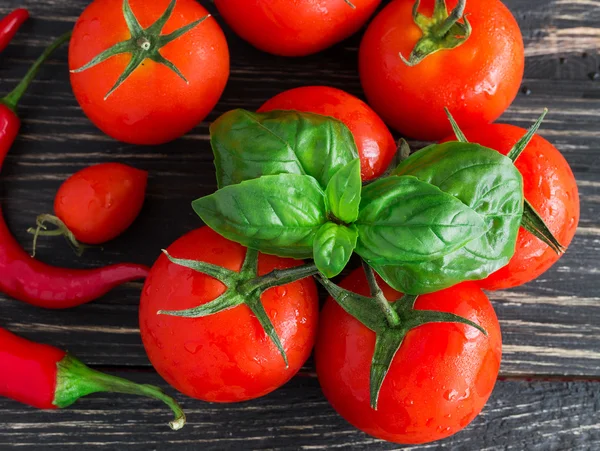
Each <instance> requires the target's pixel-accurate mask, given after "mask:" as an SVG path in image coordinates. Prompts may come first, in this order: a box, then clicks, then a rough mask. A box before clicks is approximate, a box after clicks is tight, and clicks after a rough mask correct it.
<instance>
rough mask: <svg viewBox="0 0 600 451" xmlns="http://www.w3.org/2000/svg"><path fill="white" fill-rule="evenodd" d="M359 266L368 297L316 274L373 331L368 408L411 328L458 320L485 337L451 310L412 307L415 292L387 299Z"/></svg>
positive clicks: (369, 273) (370, 272)
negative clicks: (390, 299) (394, 298)
mask: <svg viewBox="0 0 600 451" xmlns="http://www.w3.org/2000/svg"><path fill="white" fill-rule="evenodd" d="M363 267H364V269H365V274H366V276H367V281H368V283H369V289H370V291H371V296H362V295H359V294H356V293H353V292H352V291H348V290H345V289H343V288H341V287H339V286H337V285H335V284H334V283H333V282H331V281H330V280H328V279H326V278H324V277H322V276H318V280H319V282H321V284H322V285H323V286H324V287H325V289H326V290H327V291H328V292H329V294H330V295H331V297H332V298H333V299H334V300H335V301H336V302H337V303H338V304H339V305H340V307H342V308H343V309H344V310H345V311H346V312H347V313H348V314H349V315H351V316H353V317H354V318H355V319H357V320H358V321H360V322H361V323H362V324H363V325H364V326H365V327H367V328H368V329H370V330H372V331H373V332H375V334H376V337H377V338H376V340H375V350H374V352H373V359H372V361H371V381H370V397H371V408H372V409H374V410H377V401H378V398H379V392H380V390H381V386H382V384H383V381H384V379H385V376H386V375H387V373H388V371H389V368H390V365H391V364H392V360H393V359H394V356H395V355H396V353H397V352H398V349H400V346H402V342H403V341H404V338H405V337H406V335H407V334H408V332H410V331H411V330H412V329H414V328H416V327H419V326H422V325H425V324H429V323H460V324H465V325H467V326H471V327H474V328H476V329H477V330H479V331H480V332H481V333H482V334H484V335H485V336H487V332H486V330H485V329H484V328H483V327H481V326H480V325H478V324H477V323H475V322H473V321H471V320H469V319H467V318H463V317H462V316H458V315H455V314H453V313H448V312H438V311H433V310H415V308H414V306H415V302H416V301H417V298H418V296H416V295H408V294H405V295H404V296H403V297H402V298H400V299H399V300H397V301H395V302H393V303H392V302H388V300H387V299H386V298H385V296H384V294H383V292H382V291H381V288H380V287H379V285H378V284H377V280H376V279H375V274H374V273H373V270H372V269H371V268H370V267H369V266H368V265H366V264H363Z"/></svg>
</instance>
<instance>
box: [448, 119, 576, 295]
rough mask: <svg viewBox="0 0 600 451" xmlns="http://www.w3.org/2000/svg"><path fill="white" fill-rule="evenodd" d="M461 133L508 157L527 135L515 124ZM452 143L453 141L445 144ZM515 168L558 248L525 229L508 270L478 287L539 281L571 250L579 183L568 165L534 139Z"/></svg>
mask: <svg viewBox="0 0 600 451" xmlns="http://www.w3.org/2000/svg"><path fill="white" fill-rule="evenodd" d="M463 133H464V136H465V137H466V139H467V140H468V141H470V142H474V143H478V144H481V145H483V146H487V147H490V148H492V149H495V150H497V151H498V152H500V153H501V154H503V155H508V154H509V152H510V151H511V149H512V148H513V147H514V146H515V144H516V143H517V142H518V141H519V140H520V139H521V138H522V137H523V135H524V134H525V133H526V130H525V129H522V128H520V127H516V126H514V125H508V124H491V125H485V126H481V127H476V128H470V129H465V130H463ZM454 139H455V137H454V136H452V137H449V138H447V139H446V140H445V141H453V140H454ZM515 166H516V167H517V169H518V170H519V172H520V173H521V174H522V175H523V190H524V194H525V199H527V201H528V202H529V203H530V204H531V206H532V207H533V208H535V210H536V211H537V213H538V214H539V216H540V218H541V219H542V220H543V221H544V222H545V224H546V226H547V227H548V229H549V231H550V232H551V233H552V234H553V235H554V237H555V238H556V241H557V242H558V243H559V244H560V246H559V247H558V249H557V248H556V247H554V248H553V246H551V245H550V246H549V245H548V244H547V243H545V242H544V241H541V240H540V239H539V238H538V237H536V236H535V235H534V234H532V233H531V231H528V230H525V229H524V228H521V230H520V231H519V236H518V238H517V245H516V251H515V254H514V256H513V257H512V258H511V260H510V262H509V263H508V265H506V266H504V267H503V268H501V269H499V270H498V271H496V272H494V273H493V274H491V275H490V276H488V277H487V278H485V279H484V280H482V281H479V282H478V284H479V285H480V286H481V287H482V288H485V289H488V290H499V289H505V288H511V287H516V286H519V285H522V284H524V283H526V282H529V281H531V280H533V279H536V278H537V277H539V276H541V275H542V274H543V273H544V272H546V271H547V270H548V269H549V268H550V267H551V266H552V265H553V264H554V263H556V262H557V261H558V259H559V258H560V257H561V255H562V252H563V251H564V250H565V249H566V248H567V247H568V246H569V244H570V243H571V240H572V239H573V237H574V236H575V232H576V231H577V225H578V223H579V194H578V190H577V182H576V180H575V177H574V175H573V171H572V170H571V168H570V166H569V163H568V162H567V160H565V158H564V157H563V156H562V154H561V153H560V151H559V150H558V149H557V148H556V147H554V146H553V145H552V144H550V143H549V142H548V141H546V140H545V139H544V138H542V137H541V136H539V135H535V136H533V138H532V139H531V141H530V142H529V144H527V147H525V150H524V151H523V152H522V153H521V155H520V156H519V158H518V159H517V160H516V162H515ZM557 251H558V252H557Z"/></svg>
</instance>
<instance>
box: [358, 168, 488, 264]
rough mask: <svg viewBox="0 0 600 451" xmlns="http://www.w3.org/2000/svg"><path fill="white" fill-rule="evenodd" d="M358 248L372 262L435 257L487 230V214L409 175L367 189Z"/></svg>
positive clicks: (447, 252)
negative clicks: (482, 215)
mask: <svg viewBox="0 0 600 451" xmlns="http://www.w3.org/2000/svg"><path fill="white" fill-rule="evenodd" d="M355 224H356V227H357V229H358V236H359V239H358V244H357V246H356V252H357V253H358V254H359V255H360V256H361V257H363V258H365V259H367V260H368V261H369V263H382V262H385V263H387V264H390V263H403V262H420V261H424V260H433V259H435V258H438V257H441V256H443V255H446V254H449V253H450V252H453V251H455V250H456V249H459V248H460V247H462V246H464V245H465V244H466V243H468V242H469V241H471V240H473V239H475V238H477V237H479V236H481V235H482V234H484V233H485V231H486V228H485V223H484V221H483V218H482V217H481V216H480V215H479V214H477V213H476V212H475V211H473V210H472V209H471V208H469V207H467V206H466V205H465V204H463V203H462V202H461V201H460V200H458V199H457V198H455V197H453V196H451V195H450V194H446V193H444V192H443V191H441V190H440V189H439V188H437V187H436V186H433V185H430V184H428V183H425V182H422V181H420V180H419V179H417V178H415V177H410V176H402V177H398V176H392V177H386V178H383V179H379V180H377V181H375V182H373V183H371V184H370V185H368V186H366V187H365V188H364V190H363V194H362V201H361V204H360V213H359V216H358V219H357V221H356V223H355Z"/></svg>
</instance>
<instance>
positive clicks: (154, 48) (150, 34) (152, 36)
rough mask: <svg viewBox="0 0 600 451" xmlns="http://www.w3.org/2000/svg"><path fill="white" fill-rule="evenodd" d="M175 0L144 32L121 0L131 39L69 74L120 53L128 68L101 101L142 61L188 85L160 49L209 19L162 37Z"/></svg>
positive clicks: (127, 6) (193, 23)
mask: <svg viewBox="0 0 600 451" xmlns="http://www.w3.org/2000/svg"><path fill="white" fill-rule="evenodd" d="M176 2H177V0H172V1H171V3H169V6H168V7H167V9H166V10H165V12H164V13H163V14H162V16H160V17H159V18H158V19H157V20H156V22H154V23H153V24H152V25H150V26H149V27H148V28H142V26H141V25H140V23H139V22H138V20H137V18H136V17H135V15H134V14H133V11H132V10H131V6H130V5H129V1H128V0H123V17H124V18H125V22H126V23H127V28H128V29H129V33H130V34H131V38H130V39H128V40H127V41H121V42H117V43H116V44H115V45H113V46H112V47H110V48H108V49H106V50H104V51H103V52H101V53H99V54H98V55H96V56H95V57H94V58H93V59H92V60H91V61H89V62H88V63H87V64H85V65H83V66H82V67H80V68H79V69H75V70H72V71H71V72H72V73H79V72H83V71H85V70H87V69H89V68H91V67H94V66H96V65H98V64H100V63H102V62H104V61H106V60H107V59H109V58H112V57H113V56H116V55H120V54H122V53H129V54H131V60H129V64H127V67H126V68H125V70H124V71H123V73H122V74H121V75H120V76H119V78H118V79H117V81H116V82H115V84H114V85H113V87H112V88H111V89H110V91H108V93H107V94H106V96H104V100H106V99H108V97H109V96H110V95H111V94H112V93H113V92H115V90H116V89H117V88H118V87H119V86H121V85H122V84H123V82H125V80H127V78H128V77H129V76H130V75H131V74H132V73H133V72H134V71H135V70H136V69H137V68H138V67H139V66H140V65H141V64H142V63H143V62H144V61H145V60H146V59H150V60H152V61H154V62H155V63H158V64H162V65H163V66H166V67H168V68H169V69H171V70H172V71H173V72H175V74H177V76H179V77H180V78H181V79H182V80H183V81H185V82H186V83H189V82H188V81H187V79H186V78H185V76H184V75H183V74H182V73H181V71H180V70H179V69H178V68H177V66H175V64H173V63H172V62H171V61H169V60H168V59H166V58H165V57H164V56H162V55H161V53H160V49H161V48H162V47H164V46H165V45H167V44H169V43H170V42H172V41H174V40H176V39H178V38H180V37H181V36H183V35H184V34H186V33H187V32H188V31H190V30H192V29H193V28H195V27H197V26H198V25H200V24H201V23H202V22H204V21H205V20H206V19H208V18H209V17H210V14H208V15H206V16H204V17H202V18H200V19H198V20H196V21H194V22H191V23H189V24H187V25H185V26H183V27H181V28H178V29H177V30H175V31H173V32H171V33H169V34H166V35H163V34H161V33H162V30H163V28H164V27H165V25H166V23H167V22H168V20H169V19H170V18H171V15H172V14H173V10H174V9H175V4H176Z"/></svg>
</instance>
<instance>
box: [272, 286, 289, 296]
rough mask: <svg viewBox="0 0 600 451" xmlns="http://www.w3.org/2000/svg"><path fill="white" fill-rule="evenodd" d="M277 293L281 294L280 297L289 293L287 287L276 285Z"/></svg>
mask: <svg viewBox="0 0 600 451" xmlns="http://www.w3.org/2000/svg"><path fill="white" fill-rule="evenodd" d="M275 294H276V295H277V296H279V297H280V298H282V297H284V296H285V295H286V294H287V288H286V287H284V286H282V287H276V288H275Z"/></svg>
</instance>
